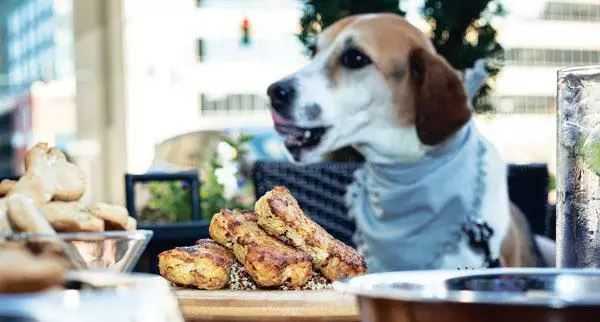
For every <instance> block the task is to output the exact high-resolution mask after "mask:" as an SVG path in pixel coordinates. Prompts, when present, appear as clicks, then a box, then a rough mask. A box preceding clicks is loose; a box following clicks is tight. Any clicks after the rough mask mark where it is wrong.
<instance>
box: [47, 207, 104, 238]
mask: <svg viewBox="0 0 600 322" xmlns="http://www.w3.org/2000/svg"><path fill="white" fill-rule="evenodd" d="M82 209H83V206H82V205H81V204H80V203H79V202H76V201H71V202H65V201H51V202H49V203H46V204H43V205H42V206H41V207H40V211H41V213H42V214H43V215H44V217H45V218H46V220H48V222H49V223H50V225H51V226H52V228H54V230H56V231H57V232H100V231H104V221H102V220H101V219H99V218H96V217H94V216H92V215H90V214H87V213H85V212H83V211H81V210H82Z"/></svg>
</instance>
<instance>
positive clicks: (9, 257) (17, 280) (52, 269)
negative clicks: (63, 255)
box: [0, 247, 66, 294]
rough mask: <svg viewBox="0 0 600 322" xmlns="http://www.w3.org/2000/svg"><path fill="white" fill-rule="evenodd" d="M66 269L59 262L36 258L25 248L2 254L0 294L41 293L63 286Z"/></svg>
mask: <svg viewBox="0 0 600 322" xmlns="http://www.w3.org/2000/svg"><path fill="white" fill-rule="evenodd" d="M65 272H66V268H65V267H64V266H63V265H62V263H61V262H60V261H59V260H54V259H52V258H48V257H44V258H36V257H34V256H33V255H32V254H31V253H29V252H28V251H27V250H25V249H23V248H17V247H7V248H3V249H2V251H1V252H0V294H10V293H28V292H39V291H43V290H46V289H49V288H51V287H55V286H59V285H61V284H62V282H63V279H64V274H65Z"/></svg>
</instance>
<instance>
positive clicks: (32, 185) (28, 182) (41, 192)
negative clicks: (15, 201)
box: [8, 173, 52, 206]
mask: <svg viewBox="0 0 600 322" xmlns="http://www.w3.org/2000/svg"><path fill="white" fill-rule="evenodd" d="M47 190H48V189H46V188H44V182H43V181H42V177H40V176H39V175H36V174H34V173H25V174H23V175H22V176H21V178H19V181H17V182H16V183H15V185H14V186H13V188H12V190H11V191H10V192H9V194H8V195H9V196H10V195H13V194H19V195H22V196H25V197H27V198H29V199H31V201H33V203H34V204H35V205H36V206H39V205H42V204H44V203H46V202H48V201H50V199H52V193H51V192H49V191H47Z"/></svg>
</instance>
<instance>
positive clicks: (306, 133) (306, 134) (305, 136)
mask: <svg viewBox="0 0 600 322" xmlns="http://www.w3.org/2000/svg"><path fill="white" fill-rule="evenodd" d="M304 138H305V139H310V131H309V130H306V131H304Z"/></svg>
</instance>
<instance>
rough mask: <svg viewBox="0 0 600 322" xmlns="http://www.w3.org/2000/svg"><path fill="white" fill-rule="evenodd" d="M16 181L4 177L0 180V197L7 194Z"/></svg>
mask: <svg viewBox="0 0 600 322" xmlns="http://www.w3.org/2000/svg"><path fill="white" fill-rule="evenodd" d="M16 183H17V182H16V181H14V180H9V179H4V180H2V181H0V197H5V196H6V195H8V194H9V193H10V192H11V191H12V189H13V187H14V186H15V184H16Z"/></svg>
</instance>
